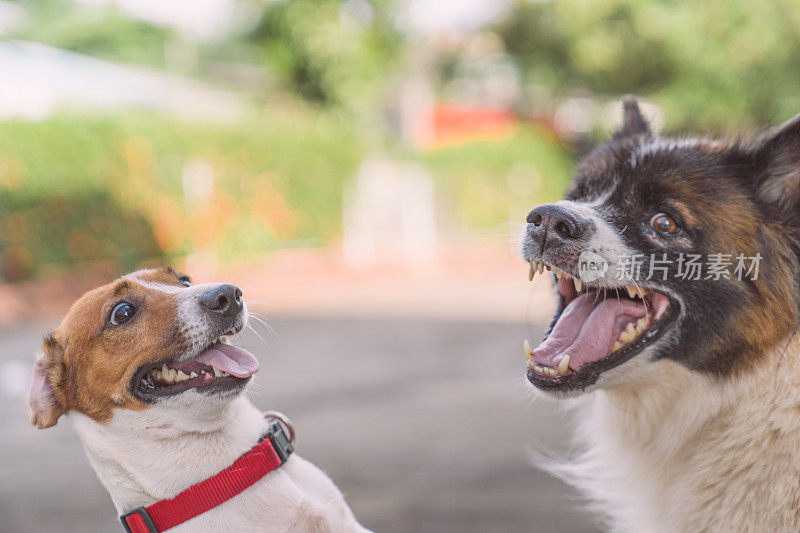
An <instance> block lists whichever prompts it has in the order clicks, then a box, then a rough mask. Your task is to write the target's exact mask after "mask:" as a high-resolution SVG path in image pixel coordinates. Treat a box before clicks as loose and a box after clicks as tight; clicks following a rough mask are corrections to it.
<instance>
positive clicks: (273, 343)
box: [0, 318, 597, 533]
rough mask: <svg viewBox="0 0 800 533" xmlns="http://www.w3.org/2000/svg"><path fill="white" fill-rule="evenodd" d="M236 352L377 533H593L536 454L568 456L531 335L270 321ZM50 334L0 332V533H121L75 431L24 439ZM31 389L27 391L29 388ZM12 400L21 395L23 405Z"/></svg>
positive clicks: (441, 325)
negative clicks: (530, 364) (250, 362)
mask: <svg viewBox="0 0 800 533" xmlns="http://www.w3.org/2000/svg"><path fill="white" fill-rule="evenodd" d="M270 322H271V324H272V326H273V328H274V330H275V331H276V332H277V336H275V335H272V334H270V333H268V332H266V331H263V330H262V331H260V333H261V334H262V335H263V336H264V342H262V341H260V340H259V339H258V338H256V337H255V336H254V335H252V334H247V335H244V336H243V337H242V339H240V341H239V342H240V344H242V345H244V346H246V347H247V348H249V349H250V350H251V351H253V352H254V353H255V354H256V355H258V356H259V358H260V359H261V361H262V370H261V372H260V373H259V375H258V379H257V381H256V383H255V384H254V385H253V387H252V397H253V399H254V400H255V402H256V403H257V404H258V405H259V406H260V407H262V408H272V409H279V410H282V411H284V412H285V413H287V414H288V415H289V416H291V417H292V419H293V420H294V422H295V426H296V428H297V431H298V442H297V449H298V451H299V453H301V454H302V455H304V456H305V457H307V458H309V459H310V460H312V461H314V462H316V463H317V464H319V465H320V466H322V467H323V468H324V469H326V470H327V471H328V472H329V473H330V474H331V476H332V478H333V479H334V480H335V481H336V482H337V484H338V485H339V487H340V488H341V489H342V490H343V492H344V493H345V495H346V497H347V499H348V501H349V503H350V504H351V506H352V507H353V509H354V511H355V513H356V516H358V517H359V519H360V520H361V521H362V523H363V524H364V525H366V526H368V527H370V528H372V529H374V530H375V531H379V532H398V533H399V532H425V531H431V532H441V533H449V532H453V533H456V532H458V533H468V532H493V531H498V532H503V533H514V532H523V531H525V532H533V531H535V532H569V533H581V532H591V531H597V529H596V528H595V527H594V526H593V525H592V522H591V519H590V517H588V516H587V515H586V514H583V513H581V512H579V511H577V510H576V509H578V507H579V506H578V504H577V497H576V495H575V494H574V493H572V492H571V491H570V490H569V489H567V487H565V486H564V485H563V484H561V483H560V482H558V481H556V480H554V479H552V478H550V477H549V476H547V475H545V474H543V473H541V472H539V471H537V470H536V469H534V468H533V467H532V466H531V465H530V462H529V461H528V459H527V451H526V450H529V449H531V448H550V449H552V448H556V447H558V446H559V445H561V444H562V443H563V442H564V438H565V435H566V431H567V430H566V427H565V426H566V421H565V420H564V419H563V416H562V415H561V414H560V413H559V412H558V411H557V409H556V407H555V406H554V405H553V404H551V403H546V402H545V401H543V400H535V401H532V400H531V396H530V394H528V393H526V390H527V388H526V387H525V385H524V381H523V378H522V368H523V363H522V353H521V352H522V349H521V344H522V339H523V338H524V337H526V336H527V337H530V338H532V339H534V338H538V337H539V336H540V334H541V327H539V326H536V327H530V326H525V325H523V324H502V323H475V322H460V323H454V322H443V321H435V322H431V321H418V322H415V321H409V320H391V319H380V320H357V319H346V320H344V319H340V320H323V319H321V318H313V319H311V318H305V319H303V318H293V319H286V318H284V319H279V320H273V321H270ZM46 326H47V325H44V326H41V327H35V328H33V327H32V328H23V329H19V328H18V329H14V330H0V417H2V420H3V421H4V422H3V424H2V426H0V460H1V462H2V467H0V472H2V476H1V477H0V517H2V519H0V530H2V531H4V532H5V531H8V532H28V531H30V532H37V533H44V532H48V531H93V532H95V531H109V532H116V531H119V530H120V529H119V524H118V523H117V522H116V517H115V514H114V510H113V507H112V505H111V502H110V500H109V498H108V496H107V495H106V493H105V491H104V490H103V488H102V487H101V486H100V484H99V483H98V482H97V481H96V479H95V477H94V474H93V473H92V470H91V468H90V467H89V464H88V462H87V460H86V458H85V457H84V455H83V451H82V449H81V447H80V444H79V443H78V440H77V438H76V437H75V435H74V434H73V432H72V429H71V428H70V424H69V421H68V420H62V422H60V423H59V424H58V426H56V427H55V428H52V429H48V430H35V429H33V428H32V427H31V426H29V425H28V422H27V417H26V415H25V411H24V403H23V398H22V396H21V394H20V390H18V389H19V387H18V386H17V385H15V384H17V383H19V382H20V381H25V380H27V379H28V377H27V376H26V375H25V372H26V369H27V368H28V364H29V362H30V361H29V358H31V355H30V354H31V353H32V351H33V350H34V349H35V347H36V346H37V344H38V342H39V339H40V335H41V333H42V332H43V331H44V329H45V328H46ZM25 386H27V383H25ZM15 389H17V390H15Z"/></svg>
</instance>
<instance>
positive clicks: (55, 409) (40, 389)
mask: <svg viewBox="0 0 800 533" xmlns="http://www.w3.org/2000/svg"><path fill="white" fill-rule="evenodd" d="M42 349H43V351H42V354H41V355H39V357H38V358H37V359H36V362H35V363H34V364H33V379H32V380H31V390H30V393H29V394H28V414H29V415H30V419H31V424H33V425H34V426H36V427H38V428H40V429H43V428H49V427H50V426H54V425H56V422H58V419H59V417H60V416H61V415H63V414H64V413H66V412H67V407H66V405H65V401H64V395H63V391H62V383H63V380H64V374H65V372H64V349H63V348H62V346H61V344H60V343H59V342H58V340H57V339H56V337H55V335H54V334H53V332H50V333H48V334H47V335H45V337H44V342H43V344H42Z"/></svg>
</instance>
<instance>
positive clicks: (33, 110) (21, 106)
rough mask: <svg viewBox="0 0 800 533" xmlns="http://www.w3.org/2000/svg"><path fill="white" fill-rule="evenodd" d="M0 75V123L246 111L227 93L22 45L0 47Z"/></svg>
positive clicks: (219, 115) (207, 116)
mask: <svg viewBox="0 0 800 533" xmlns="http://www.w3.org/2000/svg"><path fill="white" fill-rule="evenodd" d="M0 73H1V74H0V118H5V117H14V116H19V117H23V118H27V119H30V120H40V119H43V118H46V117H47V116H48V115H50V114H51V113H53V112H54V111H56V110H57V109H60V108H79V109H85V110H89V111H108V110H116V109H121V108H144V109H150V110H154V111H160V112H165V113H170V114H173V115H176V116H178V117H181V118H185V119H191V120H198V119H199V120H209V121H213V122H230V121H233V120H235V119H237V118H238V117H240V116H242V115H243V114H244V112H245V111H246V109H247V107H246V106H245V101H244V100H243V98H242V97H241V96H240V95H237V94H235V93H232V92H229V91H223V90H220V89H215V88H213V87H209V86H206V85H203V84H200V83H197V82H194V81H190V80H186V79H183V78H180V77H177V76H170V75H168V74H163V73H160V72H156V71H153V70H148V69H145V68H139V67H129V66H123V65H119V64H116V63H112V62H110V61H104V60H101V59H95V58H93V57H89V56H86V55H83V54H78V53H75V52H69V51H66V50H60V49H58V48H53V47H50V46H46V45H43V44H38V43H33V42H27V41H13V40H12V41H0Z"/></svg>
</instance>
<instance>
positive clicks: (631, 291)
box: [625, 285, 650, 299]
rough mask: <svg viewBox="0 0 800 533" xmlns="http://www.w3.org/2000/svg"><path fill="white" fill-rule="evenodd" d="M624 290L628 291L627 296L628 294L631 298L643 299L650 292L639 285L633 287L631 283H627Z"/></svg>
mask: <svg viewBox="0 0 800 533" xmlns="http://www.w3.org/2000/svg"><path fill="white" fill-rule="evenodd" d="M625 290H626V291H628V296H630V297H631V298H639V299H643V298H644V297H645V296H646V295H647V293H648V292H650V291H648V290H647V289H643V288H641V287H634V286H633V285H628V286H627V287H625Z"/></svg>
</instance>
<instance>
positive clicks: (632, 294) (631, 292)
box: [625, 285, 636, 298]
mask: <svg viewBox="0 0 800 533" xmlns="http://www.w3.org/2000/svg"><path fill="white" fill-rule="evenodd" d="M625 290H626V291H628V296H630V297H631V298H636V287H634V286H633V285H628V286H627V287H625Z"/></svg>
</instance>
